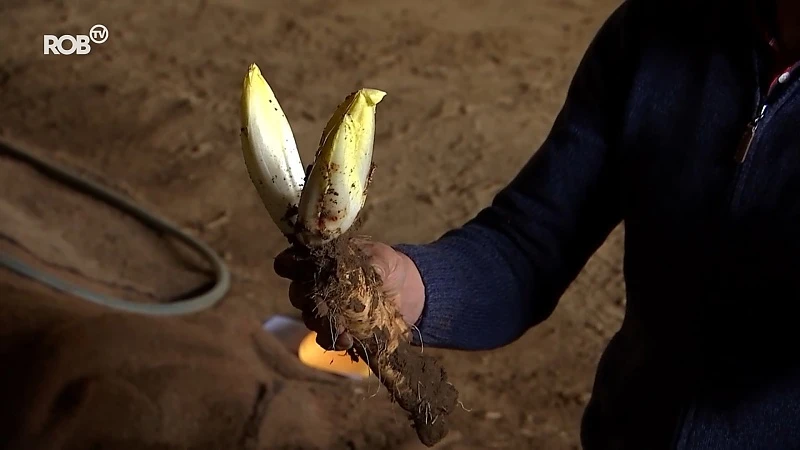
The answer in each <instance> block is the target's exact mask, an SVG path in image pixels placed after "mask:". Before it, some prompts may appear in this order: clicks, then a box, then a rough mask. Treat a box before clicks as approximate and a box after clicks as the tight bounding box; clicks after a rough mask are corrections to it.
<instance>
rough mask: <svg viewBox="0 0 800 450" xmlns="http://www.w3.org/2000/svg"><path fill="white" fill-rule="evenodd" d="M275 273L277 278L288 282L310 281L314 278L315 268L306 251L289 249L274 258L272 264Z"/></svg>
mask: <svg viewBox="0 0 800 450" xmlns="http://www.w3.org/2000/svg"><path fill="white" fill-rule="evenodd" d="M273 266H274V267H273V268H274V270H275V273H276V274H278V276H279V277H283V278H287V279H290V280H311V279H313V278H314V272H315V270H316V267H315V266H314V262H313V261H312V260H311V258H309V257H308V254H307V251H304V250H303V249H298V248H296V247H290V248H288V249H287V250H284V251H282V252H281V253H280V254H279V255H278V256H276V257H275V263H274V264H273Z"/></svg>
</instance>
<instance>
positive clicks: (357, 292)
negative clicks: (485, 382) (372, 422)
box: [300, 230, 458, 447]
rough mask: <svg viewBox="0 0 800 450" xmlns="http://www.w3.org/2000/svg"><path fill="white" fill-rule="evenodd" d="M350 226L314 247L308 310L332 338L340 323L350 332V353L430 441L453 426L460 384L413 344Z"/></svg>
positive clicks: (333, 339)
mask: <svg viewBox="0 0 800 450" xmlns="http://www.w3.org/2000/svg"><path fill="white" fill-rule="evenodd" d="M352 231H355V230H352ZM352 231H351V232H350V233H347V234H346V235H344V236H341V237H339V238H338V239H335V240H333V241H330V242H328V243H326V244H324V245H322V246H320V247H318V248H314V249H312V250H311V252H310V255H311V258H310V259H311V261H313V263H314V264H315V265H316V266H317V268H316V269H315V270H314V271H313V272H312V273H315V275H314V277H315V279H316V280H317V282H316V285H317V286H316V287H317V289H319V292H318V293H317V295H316V296H315V297H316V298H314V299H313V300H312V304H313V306H314V307H313V311H309V312H311V313H312V314H314V315H316V318H317V320H321V321H322V323H323V324H327V325H328V326H327V327H326V328H327V332H326V331H324V330H322V331H323V332H325V333H326V334H327V333H330V334H331V342H332V343H333V342H336V341H337V337H336V336H335V334H337V333H339V332H340V330H339V329H340V328H341V331H346V332H347V333H349V335H350V336H351V337H352V340H353V341H354V345H353V347H351V348H350V349H349V350H348V354H349V355H350V357H351V358H352V359H353V361H358V360H359V359H363V360H364V361H365V362H366V363H367V364H368V365H369V367H370V369H371V370H372V372H373V373H374V374H375V375H376V376H377V377H378V379H379V380H380V382H381V384H383V386H385V387H386V390H387V392H388V393H389V395H390V397H391V399H392V401H394V402H396V403H397V404H398V405H400V407H402V408H403V410H404V411H406V413H407V414H408V417H409V419H410V421H411V423H412V426H413V427H414V430H415V431H416V433H417V436H418V437H419V439H420V442H421V443H423V444H425V445H426V446H429V447H432V446H434V445H435V444H437V443H439V442H440V441H442V439H444V438H445V437H446V436H447V434H448V432H449V431H450V430H449V426H448V425H449V423H448V422H449V421H448V420H447V416H448V415H449V414H451V413H453V412H454V411H455V409H456V405H457V404H458V390H457V389H456V388H455V386H454V385H453V384H452V383H450V382H449V381H448V378H447V372H446V370H445V369H444V367H442V365H441V363H440V362H439V360H438V359H437V358H436V357H435V356H432V355H431V354H430V352H428V353H427V354H426V353H424V351H423V350H424V349H423V348H422V347H419V348H415V347H413V346H412V345H411V340H412V339H411V327H410V326H409V325H408V324H407V323H406V322H405V321H404V320H403V317H402V315H401V314H400V311H399V310H398V309H397V307H396V306H395V303H394V302H392V301H391V300H389V299H387V298H386V296H385V295H384V293H383V292H384V291H383V290H382V281H381V278H380V276H379V275H378V274H377V272H376V271H375V269H374V268H373V267H372V266H370V264H369V260H368V257H367V255H366V254H365V253H364V252H363V251H361V249H360V248H359V246H358V244H353V243H351V239H350V235H351V234H352ZM359 239H360V240H361V241H362V242H363V237H360V238H359ZM300 252H303V249H301V250H300ZM317 331H320V330H317ZM328 348H330V347H328Z"/></svg>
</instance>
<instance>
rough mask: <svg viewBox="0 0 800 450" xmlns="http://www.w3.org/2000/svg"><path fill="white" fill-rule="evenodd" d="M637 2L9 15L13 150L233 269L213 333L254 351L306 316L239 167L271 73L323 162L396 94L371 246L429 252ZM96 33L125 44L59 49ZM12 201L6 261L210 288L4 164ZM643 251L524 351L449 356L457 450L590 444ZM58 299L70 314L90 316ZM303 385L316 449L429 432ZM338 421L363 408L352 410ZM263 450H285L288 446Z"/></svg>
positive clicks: (246, 2) (611, 245)
mask: <svg viewBox="0 0 800 450" xmlns="http://www.w3.org/2000/svg"><path fill="white" fill-rule="evenodd" d="M618 3H619V1H618V0H542V1H537V2H532V1H521V0H497V1H493V2H490V1H487V0H484V1H477V0H440V1H437V2H428V1H423V0H398V1H396V2H388V1H384V2H370V1H366V0H349V1H347V2H337V3H336V6H333V5H334V3H333V2H328V1H322V0H292V1H289V0H284V1H277V0H274V1H271V2H262V1H257V0H205V1H204V0H200V1H186V2H161V1H155V0H140V1H137V2H126V1H107V2H95V1H86V0H78V1H34V0H26V1H22V0H5V1H4V2H2V3H0V135H2V136H5V137H8V138H13V139H16V140H18V141H20V142H23V143H25V145H28V146H29V147H30V148H31V149H32V150H34V151H37V152H38V153H39V154H41V155H45V156H47V157H48V158H51V159H54V160H57V161H60V162H63V163H64V164H67V165H69V166H71V167H74V168H76V169H78V170H80V171H82V172H85V173H87V174H88V175H90V176H91V177H92V178H94V179H98V180H100V181H102V182H103V183H106V184H108V185H110V186H112V187H113V188H115V189H117V190H119V191H121V192H123V193H125V194H127V195H129V196H131V197H133V198H134V199H136V200H137V201H138V202H140V203H141V204H143V205H145V206H147V207H149V208H152V209H153V210H155V211H157V212H159V213H161V214H163V215H165V216H167V217H169V218H170V219H172V220H173V221H175V222H177V223H179V224H180V225H181V226H182V227H183V228H184V229H186V230H188V231H190V232H191V233H194V234H196V235H198V236H200V237H201V238H202V239H204V240H205V241H206V242H208V243H209V244H210V245H212V246H213V247H214V248H215V249H217V250H218V251H219V252H221V253H222V254H224V255H225V258H226V260H227V261H228V263H229V264H230V266H231V269H232V271H233V277H234V287H233V290H232V292H231V294H230V295H229V296H228V297H227V298H226V299H225V301H224V302H223V303H222V304H221V305H220V306H219V307H218V308H217V309H216V310H215V311H214V312H213V313H210V314H206V315H204V316H203V317H204V319H202V320H200V319H197V320H196V321H194V322H193V323H192V326H195V327H196V326H199V325H198V324H203V323H207V322H204V321H207V320H211V321H212V322H213V323H214V324H215V325H214V327H222V328H224V329H229V330H236V331H234V332H231V333H228V334H230V336H231V337H230V339H227V340H220V342H221V343H219V344H218V345H220V346H221V347H225V346H227V347H229V350H230V351H231V352H234V353H235V352H237V351H238V350H235V349H233V348H234V347H237V346H240V345H241V346H244V345H248V346H250V345H252V339H251V338H250V337H247V336H245V335H246V334H247V333H245V332H244V331H242V330H246V331H248V332H250V333H257V329H258V326H259V323H260V322H261V321H262V320H263V319H264V318H265V317H267V316H268V315H270V314H273V313H285V312H291V306H290V305H289V304H288V301H287V299H286V289H287V283H286V282H285V281H283V280H281V279H279V278H278V277H276V276H275V275H274V274H273V272H272V259H273V257H274V255H275V254H276V253H277V252H278V251H280V250H281V249H282V248H283V246H284V241H283V240H282V238H281V236H280V235H279V234H278V233H277V232H276V230H275V228H274V226H273V225H272V224H271V223H270V221H269V218H268V216H267V214H266V212H265V211H264V209H263V207H262V205H261V204H260V201H259V199H258V198H257V196H256V193H255V190H254V189H253V187H252V185H251V184H250V182H249V180H248V178H247V175H246V171H245V168H244V165H243V161H242V159H241V154H240V151H239V137H238V130H239V124H238V106H239V103H238V99H239V94H240V88H241V80H242V77H243V76H244V74H245V72H246V70H247V66H248V64H249V63H250V62H257V63H258V64H259V65H260V66H261V68H262V70H263V71H264V72H265V74H266V76H267V77H268V79H269V80H270V83H271V84H272V86H273V88H274V89H275V90H276V91H277V93H278V97H279V99H280V101H281V103H282V106H283V107H284V110H285V111H286V113H287V115H288V117H289V118H290V120H291V123H292V126H293V128H294V130H295V134H296V137H297V140H298V144H299V146H300V148H301V153H302V156H303V158H304V159H305V161H310V158H311V156H312V154H313V152H314V150H315V147H314V144H315V143H316V141H317V140H318V138H319V132H320V130H321V129H322V127H323V126H324V123H325V121H326V120H327V118H328V115H329V114H330V113H331V112H332V111H333V109H334V108H335V106H336V105H337V104H338V102H339V101H340V100H341V99H342V98H343V97H344V95H346V94H347V93H349V92H350V91H352V90H353V89H354V88H356V87H360V86H363V85H369V86H372V87H377V88H380V89H383V90H385V91H387V92H388V93H389V95H388V96H387V97H386V99H385V100H384V102H382V103H381V105H380V108H379V119H378V136H377V143H376V153H375V162H376V164H377V166H378V168H377V171H376V173H375V182H374V184H373V186H372V187H371V191H370V198H369V201H368V204H367V208H366V211H365V218H366V224H365V228H364V231H365V232H366V233H369V234H372V235H373V236H374V237H375V238H377V239H381V240H384V241H387V242H391V243H394V242H401V241H403V242H424V241H428V240H431V239H434V238H436V237H437V236H439V235H440V234H441V233H442V232H444V231H445V230H447V229H448V228H450V227H453V226H457V225H459V224H461V223H462V222H463V221H465V220H467V219H468V218H469V217H471V216H472V215H473V214H475V213H476V212H477V211H478V210H479V209H480V208H481V207H482V206H484V205H485V204H487V202H489V201H490V199H491V197H492V196H493V194H494V193H495V192H496V191H497V190H498V189H499V188H501V187H502V186H503V185H504V183H506V182H507V181H508V180H509V179H510V178H511V177H513V176H514V174H515V171H516V170H517V169H518V168H519V167H520V166H521V164H523V163H524V162H525V160H527V159H528V158H529V157H530V156H531V154H532V153H533V152H534V151H535V149H536V148H537V146H538V145H539V143H540V142H541V141H542V139H543V138H544V137H545V134H546V133H547V131H548V130H549V127H550V125H551V124H552V121H553V119H554V117H555V114H556V113H557V111H558V108H559V107H560V105H561V103H562V101H563V98H564V95H565V93H566V89H567V87H568V84H569V81H570V78H571V76H572V74H573V72H574V70H575V68H576V66H577V63H578V61H579V59H580V57H581V55H582V54H583V51H584V50H585V49H586V46H587V45H588V43H589V41H590V39H591V38H592V37H593V35H594V33H595V32H596V30H597V29H598V27H599V26H600V24H601V23H602V21H603V20H604V19H605V18H606V17H607V15H608V14H609V13H610V12H611V10H612V9H613V8H614V7H615V6H616V5H617V4H618ZM95 23H102V24H105V25H106V26H107V27H108V29H109V31H110V37H109V39H108V41H107V42H106V43H104V44H102V45H99V46H94V48H93V49H92V53H91V54H89V55H85V56H43V55H42V35H43V34H63V33H71V34H80V33H86V32H87V31H88V29H89V27H90V26H91V25H93V24H95ZM0 193H2V195H0V213H1V214H2V218H3V219H2V220H0V237H2V239H0V246H2V250H6V251H12V252H14V253H15V254H16V255H19V256H22V257H25V258H27V259H28V260H29V261H36V262H38V263H39V264H40V265H41V266H42V267H44V268H47V269H49V270H55V271H59V273H61V274H62V275H64V276H69V277H74V278H75V279H80V280H82V282H84V283H86V284H87V285H89V286H91V287H93V288H95V289H100V290H104V291H108V292H113V293H117V294H118V295H125V296H127V297H129V298H133V299H138V300H140V301H151V302H154V301H165V300H167V299H169V298H173V297H175V296H177V295H180V294H181V293H183V292H186V291H189V290H191V289H193V288H194V287H196V286H197V285H198V284H201V283H203V282H204V281H205V280H206V276H205V274H204V273H203V271H202V270H199V269H197V268H193V266H192V265H189V264H187V263H186V262H185V261H182V260H180V259H178V258H176V257H175V256H174V254H173V252H171V251H170V250H169V249H168V248H167V247H166V246H165V245H164V242H163V241H160V240H159V239H158V238H157V237H156V236H153V235H152V234H150V232H149V231H147V230H146V229H145V228H144V227H142V226H140V225H138V224H137V223H135V222H134V221H132V220H131V219H129V218H126V217H124V216H123V215H121V214H120V213H118V212H116V211H114V210H111V209H108V208H106V207H105V206H103V205H101V204H99V203H97V202H95V201H93V200H91V199H87V198H85V197H82V196H80V195H77V194H75V193H73V192H71V191H69V190H65V189H64V188H63V187H62V186H60V185H58V184H56V183H53V182H51V181H49V180H47V179H46V178H44V177H42V176H41V175H39V174H38V173H36V172H35V171H33V170H32V169H30V168H28V167H27V166H25V165H23V164H20V163H18V162H15V161H12V160H10V159H6V158H2V159H0ZM621 236H622V234H621V230H617V231H616V232H615V233H614V234H613V235H612V237H611V238H610V239H609V241H608V242H607V243H606V244H605V245H604V246H603V247H602V248H601V250H600V251H599V252H598V254H597V255H596V256H595V257H594V258H592V260H591V261H590V263H589V265H588V266H587V267H586V269H585V270H584V272H583V273H582V274H581V276H580V277H579V278H578V280H577V281H576V282H575V283H574V285H573V286H572V287H571V288H570V290H569V292H568V293H567V295H566V296H565V297H564V298H563V300H562V302H561V304H560V306H559V307H558V309H557V310H556V312H555V314H554V315H553V317H552V318H551V319H550V320H548V321H547V322H546V323H545V324H543V325H541V326H539V327H537V328H535V329H533V330H531V331H530V332H529V333H527V334H526V335H525V336H524V337H523V338H521V339H520V340H519V341H518V342H516V343H514V344H513V345H510V346H508V347H506V348H503V349H500V350H497V351H493V352H476V353H465V352H441V351H440V352H438V354H439V355H440V356H441V357H442V358H443V360H444V362H445V364H446V367H447V368H448V370H449V372H450V373H451V377H452V379H453V382H454V383H456V385H457V386H458V387H459V389H460V391H461V398H462V400H463V403H464V405H465V406H466V408H468V409H469V410H470V411H469V412H467V411H459V412H457V413H456V414H455V415H454V417H453V420H454V428H455V429H456V431H458V436H460V437H459V438H458V439H456V441H455V442H452V443H450V444H448V445H447V446H446V447H445V448H451V449H487V448H513V449H553V450H556V449H573V448H578V427H579V421H580V416H581V413H582V410H583V406H584V404H585V403H586V401H587V399H588V397H589V392H590V387H591V383H592V378H593V372H594V369H595V365H596V362H597V359H598V357H599V353H600V351H601V350H602V348H603V346H604V345H605V343H606V341H607V339H608V338H609V337H610V336H611V334H613V332H615V331H616V329H617V327H618V325H619V322H620V320H621V317H622V315H623V313H624V287H623V284H622V278H621V274H620V270H621V264H620V260H621V258H620V257H621ZM0 280H2V282H3V288H4V289H6V290H5V291H4V292H6V294H2V292H0V294H2V295H3V296H4V297H5V298H6V299H12V297H13V298H14V299H17V300H19V299H21V298H22V297H25V295H27V294H17V295H16V296H11V295H9V294H8V292H10V291H9V290H8V289H10V288H9V286H16V287H17V288H19V289H22V292H29V293H30V294H29V295H30V296H33V297H36V298H38V299H39V301H44V300H42V298H45V297H42V294H41V293H42V292H45V290H42V289H39V288H37V287H35V286H32V284H31V283H29V282H27V281H26V280H22V279H20V278H17V277H16V276H14V275H11V274H9V273H6V272H0ZM37 296H38V297H37ZM47 298H49V297H47ZM20 301H22V300H20ZM47 301H51V300H47ZM52 301H53V302H54V303H57V304H58V305H59V308H61V310H66V309H69V308H70V307H74V308H76V309H81V308H85V305H83V304H82V303H81V302H80V301H79V300H73V299H68V298H60V299H59V300H58V301H56V300H52ZM43 323H44V322H43ZM214 327H212V328H213V330H216V329H217V328H214ZM122 329H124V327H122ZM213 330H212V329H209V332H210V333H214V332H216V331H213ZM187 333H188V332H187ZM192 333H198V331H197V330H194V331H192ZM200 334H202V333H201V332H200ZM223 334H224V333H223ZM228 334H225V335H226V336H227V335H228ZM186 336H191V333H189V334H187V335H186ZM249 336H251V337H252V335H249ZM165 339H166V338H165ZM187 339H188V338H187ZM245 342H247V344H245ZM76 345H77V344H76ZM426 351H427V350H426ZM245 359H247V358H245ZM247 361H250V362H249V363H250V364H254V365H259V364H264V362H263V358H261V359H257V358H250V359H247ZM4 365H5V364H4ZM262 372H263V371H262V369H253V373H261V375H253V376H254V377H256V378H257V377H258V376H262V377H266V376H267V375H264V374H263V373H262ZM289 378H292V377H291V376H289ZM296 378H298V377H294V378H292V379H293V380H294V379H296ZM300 378H302V377H300ZM302 383H305V384H302V386H299V387H296V388H293V389H294V390H296V391H298V392H301V393H300V394H297V395H299V396H300V397H296V398H295V400H292V398H294V397H286V396H287V395H289V394H284V397H285V398H284V400H282V401H283V402H284V407H285V408H288V409H291V408H292V407H293V406H291V405H295V404H299V403H294V402H295V401H296V402H304V401H305V400H302V399H304V398H306V397H308V398H309V399H310V400H309V399H306V400H308V401H312V402H317V403H318V404H319V405H322V406H319V407H318V409H317V410H315V411H316V412H314V413H313V414H311V416H312V419H306V421H305V422H307V423H305V422H304V420H303V418H302V417H299V416H303V415H304V414H305V413H304V412H303V411H304V410H303V408H302V407H299V406H298V408H299V409H298V418H297V420H298V421H299V422H300V423H299V424H295V425H294V426H293V427H296V430H298V431H297V432H296V433H297V435H298V436H300V435H301V434H302V435H303V436H306V435H308V436H309V437H307V438H306V437H303V438H302V439H300V438H298V439H300V440H299V441H297V442H295V445H305V446H306V447H307V448H331V449H334V450H335V449H338V448H359V449H362V448H363V449H378V448H397V447H396V444H397V442H399V441H400V440H402V438H403V437H406V435H407V434H408V433H407V430H406V424H405V423H404V422H403V420H402V417H401V416H400V415H399V412H398V411H396V410H394V409H392V407H391V406H390V405H388V404H387V402H386V399H385V397H384V396H377V397H375V398H370V399H367V400H364V401H359V402H355V403H353V402H347V401H344V400H342V399H343V396H342V394H341V392H342V387H341V386H336V385H331V384H328V383H325V382H314V381H313V380H312V381H308V380H305V381H303V382H302ZM292 386H295V384H292ZM334 391H339V393H336V392H334ZM287 392H294V391H293V390H292V389H289V390H288V391H287ZM312 393H313V394H312ZM348 395H349V394H348ZM297 398H301V399H297ZM324 399H330V401H328V402H325V401H324ZM337 405H338V407H340V408H341V407H347V408H356V409H359V410H360V412H356V413H353V414H347V415H339V414H337V413H336V412H335V408H336V407H337ZM186 407H187V408H189V407H191V403H186ZM276 408H278V406H276ZM319 408H322V409H319ZM326 408H327V409H326ZM285 411H286V410H284V414H286V413H285ZM320 411H322V412H320ZM371 411H379V412H380V413H374V414H373V413H370V412H371ZM273 415H274V414H273ZM270 417H272V416H271V415H270V414H266V415H265V416H264V418H263V420H264V421H268V420H269V418H270ZM341 417H345V418H346V420H349V421H350V422H351V424H352V422H353V421H354V420H355V421H356V422H358V421H360V420H364V421H365V422H363V423H364V424H367V423H369V427H365V428H368V429H367V430H365V431H364V433H365V434H369V435H370V436H375V435H381V434H382V433H387V434H388V435H391V436H399V437H397V439H394V438H391V439H390V438H387V439H384V440H381V439H379V440H370V439H368V438H358V439H351V440H350V441H349V443H348V442H346V440H342V439H338V438H336V437H335V436H336V435H337V433H338V434H342V433H345V432H347V433H350V434H351V435H352V434H353V433H358V432H357V431H353V429H354V428H353V427H352V426H345V425H344V424H342V423H340V422H341V420H342V419H341ZM197 420H200V419H197ZM337 420H338V421H337ZM284 422H286V420H285V419H284ZM320 424H322V425H320ZM272 429H273V430H274V429H275V428H272ZM356 429H357V428H356ZM320 430H322V431H320ZM315 432H319V433H325V436H324V437H321V438H314V437H313V436H311V434H313V433H315ZM284 440H285V439H284ZM287 442H288V441H287ZM298 442H299V443H298ZM259 445H260V446H259V447H258V448H277V444H276V445H271V444H270V441H269V439H265V440H262V441H260V444H259ZM282 445H284V444H282ZM285 445H289V444H285ZM154 448H155V447H154ZM159 448H167V447H159ZM168 448H172V447H168ZM175 448H178V447H175ZM230 448H233V447H230ZM285 448H291V447H285Z"/></svg>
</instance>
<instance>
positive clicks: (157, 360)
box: [0, 276, 410, 450]
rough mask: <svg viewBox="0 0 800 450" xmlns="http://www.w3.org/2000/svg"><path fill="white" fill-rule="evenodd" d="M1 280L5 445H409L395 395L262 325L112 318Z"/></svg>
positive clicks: (39, 448) (66, 449) (66, 448)
mask: <svg viewBox="0 0 800 450" xmlns="http://www.w3.org/2000/svg"><path fill="white" fill-rule="evenodd" d="M3 278H5V280H3ZM0 280H2V282H1V283H0V307H2V312H3V313H2V315H0V342H1V344H0V358H1V359H0V360H2V361H3V363H2V365H3V370H2V375H0V398H2V399H3V408H2V413H0V414H2V420H1V421H0V436H2V441H0V444H1V445H0V447H2V448H11V449H15V450H16V449H19V450H22V449H25V450H45V449H47V450H51V449H52V450H55V449H63V450H86V449H119V450H122V449H153V450H156V449H158V450H162V449H163V450H168V449H170V450H171V449H248V450H249V449H284V448H285V449H295V448H300V449H338V448H364V449H367V448H369V449H372V448H396V444H397V443H398V442H399V441H400V440H402V439H404V438H408V437H409V436H410V435H409V434H408V430H406V429H405V427H404V426H403V425H402V421H400V420H396V419H398V417H394V419H393V418H392V417H391V416H392V415H393V414H392V412H391V411H390V410H388V409H386V408H381V407H380V404H382V403H385V398H383V397H381V398H380V399H378V398H376V399H375V400H376V401H377V402H365V401H364V400H363V398H364V397H365V396H364V395H358V394H359V393H361V394H363V393H365V391H364V390H363V388H359V387H358V386H355V384H353V383H350V382H347V381H344V380H341V379H338V378H334V377H330V376H327V375H325V374H320V373H317V372H314V371H310V370H308V369H306V368H305V367H303V366H302V365H301V364H300V363H299V362H297V360H296V359H294V358H293V357H292V356H291V355H290V354H289V352H288V351H286V350H285V349H284V348H283V347H282V346H281V344H280V343H279V342H277V341H275V340H274V339H273V338H272V337H271V336H270V335H268V334H266V333H264V332H261V331H259V330H258V328H256V329H248V330H246V331H244V332H241V331H239V330H235V329H233V328H232V327H231V326H230V324H228V323H225V322H224V321H222V320H220V318H219V317H218V316H216V315H215V314H214V313H203V314H200V315H198V316H195V317H193V318H192V319H191V320H187V319H177V318H152V317H144V316H135V315H128V314H121V313H113V312H112V313H109V312H105V311H102V310H101V309H100V308H94V307H91V306H89V307H87V305H82V304H80V303H79V302H80V300H74V299H70V298H67V297H65V296H62V295H57V294H51V293H48V292H46V291H45V290H43V289H38V288H37V289H23V288H21V287H20V286H26V285H27V284H28V282H27V281H24V280H21V279H15V278H14V277H13V276H12V277H8V276H5V277H2V278H0ZM373 388H374V386H373ZM323 392H324V393H325V394H326V395H324V396H322V395H319V394H321V393H323ZM370 405H375V406H378V408H377V410H374V409H372V408H370ZM381 409H383V411H380V410H381ZM392 422H395V424H394V425H391V423H392ZM348 441H350V442H348Z"/></svg>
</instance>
